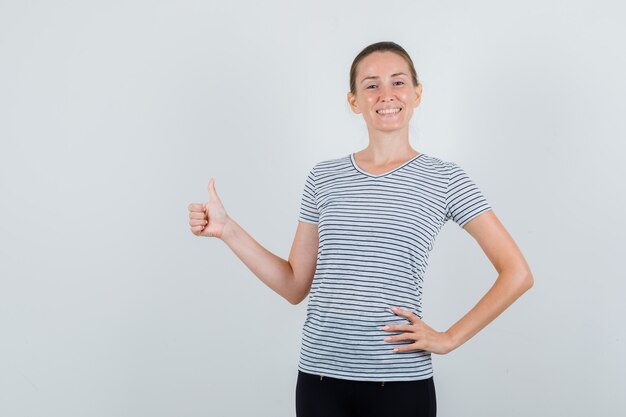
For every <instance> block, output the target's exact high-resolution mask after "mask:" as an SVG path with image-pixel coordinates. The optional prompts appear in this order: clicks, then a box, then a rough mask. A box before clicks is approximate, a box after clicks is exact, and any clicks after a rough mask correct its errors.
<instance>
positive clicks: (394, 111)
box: [376, 109, 400, 114]
mask: <svg viewBox="0 0 626 417" xmlns="http://www.w3.org/2000/svg"><path fill="white" fill-rule="evenodd" d="M399 111H400V109H383V110H376V113H378V114H391V113H398V112H399Z"/></svg>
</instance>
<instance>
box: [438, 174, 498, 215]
mask: <svg viewBox="0 0 626 417" xmlns="http://www.w3.org/2000/svg"><path fill="white" fill-rule="evenodd" d="M491 208H492V207H491V205H490V204H489V202H488V201H487V198H486V197H485V196H484V195H483V193H482V192H481V191H480V189H479V188H478V186H477V185H476V183H475V182H474V181H473V180H472V179H471V178H470V177H469V175H467V173H466V172H465V170H463V168H461V167H460V166H459V165H457V164H456V163H454V162H450V177H449V179H448V188H447V190H446V221H447V220H449V219H452V220H453V221H454V222H455V223H457V224H458V225H459V226H460V227H463V226H465V224H466V223H467V222H469V221H470V220H472V219H473V218H474V217H476V216H478V215H479V214H481V213H484V212H485V211H487V210H490V209H491Z"/></svg>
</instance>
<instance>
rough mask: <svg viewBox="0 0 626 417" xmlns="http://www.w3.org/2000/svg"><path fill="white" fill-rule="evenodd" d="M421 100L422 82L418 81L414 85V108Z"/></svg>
mask: <svg viewBox="0 0 626 417" xmlns="http://www.w3.org/2000/svg"><path fill="white" fill-rule="evenodd" d="M421 102H422V83H419V84H417V85H416V86H415V105H414V106H413V107H414V108H415V107H417V106H419V104H420V103H421Z"/></svg>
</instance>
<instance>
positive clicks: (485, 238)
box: [382, 210, 534, 354]
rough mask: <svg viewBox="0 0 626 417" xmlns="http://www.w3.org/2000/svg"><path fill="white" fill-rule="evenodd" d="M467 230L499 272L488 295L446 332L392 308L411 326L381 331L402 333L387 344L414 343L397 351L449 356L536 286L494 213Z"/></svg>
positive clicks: (470, 224)
mask: <svg viewBox="0 0 626 417" xmlns="http://www.w3.org/2000/svg"><path fill="white" fill-rule="evenodd" d="M464 229H465V230H466V231H467V232H468V233H469V234H471V235H472V236H473V237H474V239H476V241H477V242H478V244H479V245H480V247H481V248H482V250H483V251H484V252H485V255H487V257H488V258H489V260H490V261H491V263H492V264H493V266H494V267H495V268H496V270H497V271H498V278H497V279H496V282H495V283H494V284H493V286H492V287H491V288H490V289H489V291H487V293H486V294H485V295H484V296H483V298H481V299H480V301H479V302H478V304H476V305H475V306H474V308H472V309H471V310H470V311H469V312H468V313H467V314H466V315H464V316H463V317H462V318H461V319H460V320H459V321H457V322H456V323H454V325H452V327H450V328H449V329H448V330H447V331H445V332H438V331H436V330H435V329H433V328H432V327H430V326H429V325H427V324H426V323H425V322H423V321H422V320H420V318H419V317H418V316H417V315H416V314H415V313H413V312H412V311H410V310H405V309H402V308H397V307H391V310H392V311H393V312H394V313H395V314H397V315H399V316H402V317H405V318H406V319H408V320H409V321H410V322H411V324H390V325H387V326H384V327H383V328H382V330H385V331H390V332H397V331H400V332H403V333H401V334H399V335H393V336H389V337H386V338H385V339H384V340H385V341H386V342H399V341H404V340H410V341H413V343H410V344H402V345H400V346H396V347H395V348H394V349H393V350H394V351H395V352H407V351H411V350H426V351H429V352H433V353H437V354H446V353H449V352H451V351H453V350H454V349H456V348H457V347H459V346H461V345H462V344H463V343H465V342H467V341H468V340H469V339H470V338H471V337H472V336H474V335H475V334H476V333H478V332H479V331H480V330H481V329H482V328H483V327H485V326H486V325H487V324H489V323H491V322H492V321H493V320H494V319H495V318H496V317H498V316H499V315H500V314H501V313H502V312H503V311H504V310H506V309H507V307H509V306H510V305H511V304H513V301H515V300H517V299H518V298H519V296H520V295H522V294H523V293H525V292H526V291H527V290H528V289H529V288H530V287H532V286H533V281H534V279H533V275H532V273H531V272H530V268H529V267H528V264H527V263H526V260H525V259H524V256H523V255H522V252H521V251H520V250H519V248H518V247H517V245H516V244H515V242H514V241H513V238H512V237H511V235H509V233H508V232H507V230H506V229H505V228H504V226H503V225H502V223H500V220H498V217H497V216H496V215H495V213H494V212H493V210H488V211H486V212H484V213H482V214H480V215H478V216H476V217H474V218H473V219H472V220H470V221H469V222H467V223H465V225H464Z"/></svg>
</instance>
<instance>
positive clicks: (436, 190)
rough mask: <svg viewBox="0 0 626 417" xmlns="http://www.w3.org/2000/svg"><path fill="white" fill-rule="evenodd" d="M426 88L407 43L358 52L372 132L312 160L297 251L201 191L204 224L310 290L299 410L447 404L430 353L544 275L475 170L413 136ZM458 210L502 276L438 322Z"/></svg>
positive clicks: (286, 290) (353, 90) (267, 272)
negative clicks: (354, 148) (425, 310)
mask: <svg viewBox="0 0 626 417" xmlns="http://www.w3.org/2000/svg"><path fill="white" fill-rule="evenodd" d="M421 93H422V84H421V83H419V81H418V79H417V75H416V72H415V68H414V66H413V62H412V60H411V58H410V57H409V55H408V54H407V52H406V51H405V50H404V49H403V48H402V47H401V46H399V45H397V44H395V43H393V42H378V43H375V44H372V45H369V46H368V47H366V48H365V49H363V50H362V51H361V52H360V53H359V54H358V55H357V56H356V58H355V59H354V62H353V64H352V68H351V70H350V91H349V92H348V97H347V98H348V102H349V104H350V107H351V108H352V110H353V111H354V112H355V113H357V114H362V115H363V119H364V120H365V123H366V124H367V129H368V135H369V145H368V146H367V148H365V149H363V150H361V151H359V152H356V153H351V154H350V155H347V156H343V157H340V158H335V159H329V160H325V161H321V162H319V163H317V164H315V166H313V167H312V168H311V169H310V171H309V173H308V177H307V179H306V182H305V185H304V189H303V192H302V199H301V206H300V215H299V223H298V228H297V230H296V235H295V238H294V241H293V246H292V248H291V252H290V254H289V259H288V260H284V259H282V258H280V257H278V256H276V255H274V254H273V253H271V252H269V251H268V250H267V249H265V248H264V247H263V246H261V245H260V244H259V243H258V242H256V241H255V240H254V239H253V238H252V237H251V236H250V235H249V234H248V233H247V232H246V231H245V230H244V229H243V228H242V227H241V226H239V225H238V224H237V223H236V222H235V221H234V220H233V219H232V218H231V217H229V216H228V214H227V213H226V210H225V209H224V206H223V205H222V203H221V201H220V199H219V197H218V196H217V192H216V191H215V183H214V180H213V178H211V180H210V181H209V202H208V203H206V204H204V203H198V204H190V205H189V225H190V226H191V231H192V233H193V234H195V235H197V236H210V237H217V238H220V239H221V240H222V241H224V242H225V243H226V245H228V246H229V247H230V248H231V249H232V250H233V252H234V253H235V254H236V255H237V256H238V257H239V258H240V259H241V260H242V261H243V262H244V263H245V264H246V265H247V266H248V268H250V270H251V271H252V272H253V273H254V274H255V275H256V276H257V277H258V278H259V279H261V280H262V281H263V282H264V283H265V284H267V285H268V286H269V287H270V288H271V289H272V290H274V291H276V292H277V293H278V294H280V295H281V296H283V297H284V298H285V299H287V300H288V301H289V302H290V303H292V304H298V303H300V302H301V301H302V300H304V299H305V298H306V297H307V296H309V303H308V306H307V315H306V320H305V323H304V327H303V336H302V348H301V352H300V361H299V364H298V379H297V384H296V413H297V416H298V417H339V416H354V417H383V416H400V415H402V416H429V417H432V416H435V415H436V409H437V407H436V395H435V386H434V380H433V371H432V366H431V353H435V354H446V353H448V352H450V351H452V350H454V349H456V348H457V347H459V346H460V345H462V344H463V343H465V342H466V341H467V340H468V339H470V338H471V337H472V336H474V335H475V334H476V333H477V332H478V331H480V330H481V329H482V328H484V327H485V326H486V325H487V324H488V323H490V322H491V321H492V320H494V319H495V318H496V317H497V316H498V315H499V314H501V313H502V312H503V311H504V310H505V309H506V308H507V307H508V306H509V305H511V304H512V303H513V302H514V301H515V300H516V299H517V298H518V297H519V296H520V295H522V294H523V293H524V292H525V291H526V290H528V289H529V288H530V287H531V286H532V285H533V277H532V273H531V271H530V268H529V266H528V265H527V263H526V261H525V259H524V257H523V255H522V253H521V252H520V250H519V248H518V247H517V245H516V244H515V242H514V241H513V239H512V237H511V236H510V235H509V233H508V232H507V230H506V229H505V228H504V226H503V225H502V224H501V223H500V221H499V220H498V218H497V217H496V215H495V213H494V211H493V209H492V207H491V206H490V204H489V203H488V202H487V200H486V198H485V197H484V195H483V194H482V193H481V191H480V189H479V188H478V186H477V185H476V184H475V183H474V182H473V181H472V179H471V178H470V177H469V176H468V175H467V173H466V172H465V171H464V170H463V169H462V168H461V167H460V166H459V165H458V164H456V163H454V162H449V161H444V160H441V159H439V158H437V157H435V156H431V155H427V154H425V153H422V152H418V151H416V150H415V149H413V148H412V147H411V145H410V143H409V121H410V120H411V116H412V115H413V109H414V108H416V107H417V106H418V105H419V103H420V100H421ZM450 219H452V220H453V221H454V222H455V223H457V224H458V225H459V226H460V227H462V228H463V229H464V230H466V231H467V232H468V233H469V234H470V235H472V237H473V238H474V239H475V240H476V241H477V243H478V244H479V245H480V247H481V248H482V250H483V251H484V253H485V255H486V256H487V258H488V259H489V260H490V261H491V263H492V264H493V266H494V267H495V269H496V270H497V272H498V277H497V279H496V281H495V283H494V284H493V286H492V287H491V288H490V290H489V291H488V292H487V293H486V294H485V296H484V297H482V299H481V300H480V301H479V302H478V303H477V304H476V306H475V307H474V308H473V309H472V310H471V311H469V312H468V313H467V314H466V315H465V316H463V317H462V318H461V319H460V320H459V321H457V322H456V323H455V324H454V325H452V326H451V327H450V328H449V329H448V330H446V331H442V332H440V331H437V330H435V329H433V328H431V327H430V326H428V324H426V323H425V322H424V321H422V320H421V319H422V282H423V278H424V274H425V270H426V265H427V262H428V254H429V252H430V250H431V249H432V247H433V242H434V240H435V238H436V236H437V234H438V233H439V231H440V230H441V228H442V226H443V225H444V224H445V223H446V222H447V221H448V220H450Z"/></svg>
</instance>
